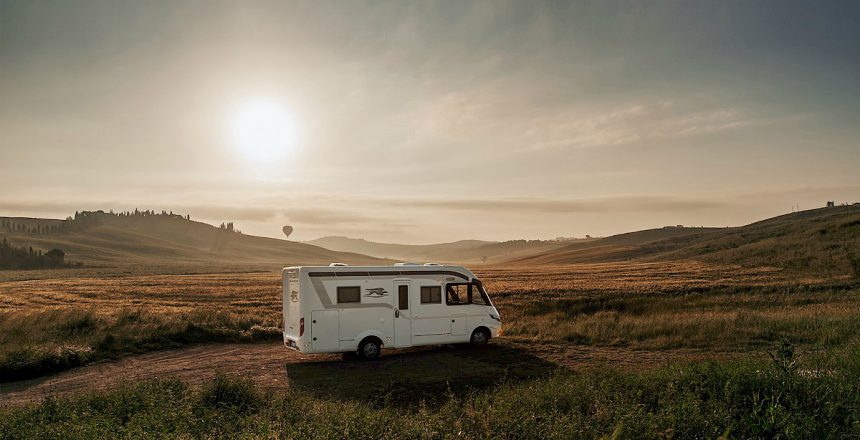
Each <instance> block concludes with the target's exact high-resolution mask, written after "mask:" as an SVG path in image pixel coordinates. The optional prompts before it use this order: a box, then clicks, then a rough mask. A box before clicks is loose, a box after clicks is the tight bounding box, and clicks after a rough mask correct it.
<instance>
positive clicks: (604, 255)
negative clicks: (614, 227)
mask: <svg viewBox="0 0 860 440" xmlns="http://www.w3.org/2000/svg"><path fill="white" fill-rule="evenodd" d="M673 229H674V231H672V230H673ZM660 231H662V233H664V234H668V235H669V236H663V237H660V235H661V232H660ZM637 234H638V235H637ZM636 237H640V238H642V240H641V242H637V240H636ZM645 237H649V238H656V239H654V240H647V241H646V240H645ZM632 259H635V260H651V261H653V260H674V259H693V260H700V261H707V262H714V263H723V264H740V265H745V266H772V267H781V268H785V269H789V270H794V271H798V272H802V273H814V274H819V275H855V276H860V206H857V205H854V206H837V207H832V208H820V209H813V210H809V211H802V212H797V213H792V214H786V215H782V216H778V217H774V218H770V219H767V220H762V221H760V222H756V223H752V224H749V225H746V226H741V227H736V228H721V229H695V228H667V229H665V230H661V229H657V230H649V231H640V232H634V233H630V234H621V235H616V236H612V237H607V238H603V239H600V240H596V241H594V242H592V243H588V244H572V245H569V246H565V247H563V248H560V249H555V250H552V251H549V252H545V253H541V254H535V255H532V256H528V257H525V258H514V259H511V260H510V261H509V262H511V263H521V264H562V263H583V262H603V261H619V260H632Z"/></svg>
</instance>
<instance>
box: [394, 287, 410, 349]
mask: <svg viewBox="0 0 860 440" xmlns="http://www.w3.org/2000/svg"><path fill="white" fill-rule="evenodd" d="M410 290H411V289H410V283H409V281H397V280H395V281H394V291H395V292H397V293H396V294H395V295H396V296H395V300H394V346H395V347H410V346H411V345H412V307H411V306H412V305H411V304H410V298H409V296H410V295H411V294H412V292H410Z"/></svg>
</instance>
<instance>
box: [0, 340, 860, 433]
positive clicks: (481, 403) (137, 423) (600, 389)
mask: <svg viewBox="0 0 860 440" xmlns="http://www.w3.org/2000/svg"><path fill="white" fill-rule="evenodd" d="M804 365H806V366H804ZM812 366H814V368H813V367H812ZM858 381H860V352H857V351H854V352H850V353H847V354H843V355H840V356H835V357H831V358H828V359H810V360H809V361H808V362H797V359H795V358H794V354H793V350H792V348H791V347H790V346H786V345H783V346H782V347H781V348H780V349H779V350H777V352H776V353H775V354H774V360H773V361H772V362H770V361H768V362H763V361H731V362H721V363H717V362H705V363H699V364H689V365H681V366H669V367H664V368H660V369H657V370H652V371H642V372H631V371H621V370H614V369H611V368H606V369H594V370H586V371H582V372H567V371H557V372H555V373H552V374H550V375H548V376H545V377H543V378H538V379H534V380H526V381H524V380H516V379H509V380H505V381H503V382H502V383H500V384H498V385H496V386H493V387H488V388H479V389H472V390H468V391H465V392H457V391H458V388H459V387H460V385H452V386H449V387H448V388H447V389H442V390H438V391H436V392H435V394H434V396H435V397H434V398H432V399H426V398H423V397H422V398H416V399H414V400H412V401H411V402H409V404H407V405H403V404H402V402H399V403H398V404H391V403H387V402H383V401H378V400H376V401H370V402H369V401H368V398H367V397H345V396H343V395H342V394H340V393H331V394H325V393H322V394H319V393H317V394H312V393H307V392H304V391H302V390H296V389H291V390H289V391H284V392H273V391H267V390H263V389H260V388H258V387H256V386H255V385H254V384H253V383H252V382H251V381H249V380H247V379H240V378H230V377H227V376H219V377H217V378H216V380H214V381H211V382H209V383H207V384H205V385H203V386H202V387H201V388H194V387H190V386H188V385H186V384H184V383H182V382H180V381H178V380H171V379H168V380H156V381H150V382H144V383H141V384H135V385H127V386H123V387H121V388H119V389H116V390H113V391H110V392H106V393H99V394H92V395H88V396H83V397H76V398H64V399H47V400H45V401H43V402H41V403H39V404H35V405H31V406H29V407H18V408H6V409H0V439H7V438H8V439H13V438H14V439H28V438H34V439H35V438H38V439H50V438H119V437H122V438H128V437H132V438H164V437H169V438H188V437H195V438H199V437H203V438H224V437H241V438H359V439H360V438H368V439H371V438H373V439H375V438H467V439H469V438H501V439H506V438H540V439H546V438H559V439H562V438H563V439H567V438H600V437H610V436H615V437H616V438H635V439H642V438H644V439H647V438H654V439H658V438H718V437H720V436H728V437H732V438H788V439H791V438H798V439H805V438H820V439H828V438H855V437H857V436H858V435H860V387H858V386H857V383H858ZM356 385H358V384H356ZM417 391H419V390H416V389H414V387H413V386H412V385H410V384H409V383H401V384H399V387H398V389H397V393H400V394H402V395H406V396H409V395H419V393H417Z"/></svg>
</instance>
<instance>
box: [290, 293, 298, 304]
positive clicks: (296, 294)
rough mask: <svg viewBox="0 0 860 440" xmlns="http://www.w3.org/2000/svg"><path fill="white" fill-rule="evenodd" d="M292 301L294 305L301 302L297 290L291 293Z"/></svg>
mask: <svg viewBox="0 0 860 440" xmlns="http://www.w3.org/2000/svg"><path fill="white" fill-rule="evenodd" d="M290 301H292V302H294V303H295V302H299V292H298V291H296V290H291V291H290Z"/></svg>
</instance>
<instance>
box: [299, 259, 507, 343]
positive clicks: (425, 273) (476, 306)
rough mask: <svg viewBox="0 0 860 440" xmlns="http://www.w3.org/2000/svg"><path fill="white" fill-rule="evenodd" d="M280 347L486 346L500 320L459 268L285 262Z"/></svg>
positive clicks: (478, 286) (480, 285) (475, 282)
mask: <svg viewBox="0 0 860 440" xmlns="http://www.w3.org/2000/svg"><path fill="white" fill-rule="evenodd" d="M283 289H284V295H283V297H284V299H283V313H284V345H285V346H286V347H288V348H290V349H293V350H298V351H300V352H302V353H356V354H357V355H358V356H360V357H362V358H365V359H373V358H376V357H378V356H379V354H380V351H381V350H382V349H383V348H406V347H416V346H422V345H446V344H467V343H470V344H473V345H483V344H486V343H487V342H488V341H489V340H490V339H491V338H495V337H497V336H499V333H500V331H501V318H500V316H499V312H498V310H496V308H495V307H494V306H493V303H492V301H491V300H490V297H489V296H488V295H487V292H486V291H485V290H484V286H483V283H481V281H480V280H479V279H477V278H476V277H475V275H474V274H473V273H472V272H471V271H469V270H468V269H466V268H465V267H462V266H442V265H438V264H424V265H420V264H410V263H398V264H396V265H394V266H347V265H344V264H339V263H332V264H331V265H329V266H303V267H287V268H284V269H283Z"/></svg>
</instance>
